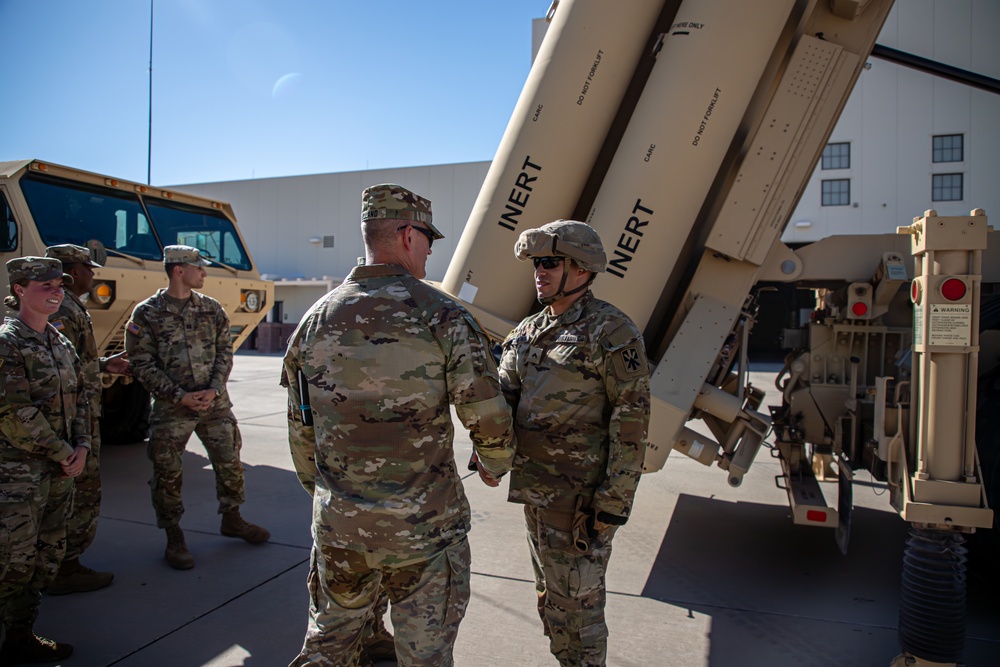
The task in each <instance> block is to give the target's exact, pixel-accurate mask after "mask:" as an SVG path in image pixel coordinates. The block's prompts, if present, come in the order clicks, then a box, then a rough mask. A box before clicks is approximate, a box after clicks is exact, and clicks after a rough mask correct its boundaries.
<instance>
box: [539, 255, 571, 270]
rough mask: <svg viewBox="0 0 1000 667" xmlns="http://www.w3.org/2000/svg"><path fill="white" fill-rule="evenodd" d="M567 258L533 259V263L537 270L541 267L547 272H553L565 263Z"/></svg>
mask: <svg viewBox="0 0 1000 667" xmlns="http://www.w3.org/2000/svg"><path fill="white" fill-rule="evenodd" d="M564 259H565V257H532V258H531V263H532V264H534V265H535V268H536V269H537V268H538V266H539V265H541V266H542V267H543V268H544V269H545V270H546V271H551V270H552V269H554V268H556V267H557V266H559V265H561V264H562V263H563V260H564Z"/></svg>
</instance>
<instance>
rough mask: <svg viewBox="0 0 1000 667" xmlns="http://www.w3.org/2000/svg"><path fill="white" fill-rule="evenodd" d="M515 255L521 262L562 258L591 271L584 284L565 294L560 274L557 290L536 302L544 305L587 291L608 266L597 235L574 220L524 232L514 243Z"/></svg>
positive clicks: (586, 225)
mask: <svg viewBox="0 0 1000 667" xmlns="http://www.w3.org/2000/svg"><path fill="white" fill-rule="evenodd" d="M514 255H515V256H516V257H517V258H518V259H519V260H521V261H522V262H523V261H525V260H526V259H531V258H532V257H564V258H566V259H571V260H573V261H574V262H576V264H577V266H579V267H580V268H581V269H583V270H584V271H590V272H591V273H590V279H589V280H587V282H585V283H584V284H583V285H580V286H579V287H577V288H576V289H573V290H570V291H568V292H566V291H564V289H565V287H566V272H565V271H563V275H562V281H560V283H559V290H558V291H557V292H556V293H555V294H554V295H552V296H551V297H548V298H545V299H539V302H540V303H541V304H542V305H543V306H547V305H549V304H551V303H554V302H555V301H558V300H559V299H561V298H563V297H564V296H570V295H571V294H576V293H577V292H582V291H583V290H585V289H587V288H589V287H590V284H591V283H592V282H594V278H596V277H597V274H598V273H603V272H604V269H605V267H606V266H607V265H608V258H607V255H605V254H604V244H603V243H601V237H600V235H598V233H597V231H596V230H595V229H594V228H593V227H591V226H590V225H588V224H587V223H585V222H578V221H576V220H556V221H555V222H550V223H548V224H546V225H542V226H541V227H539V228H538V229H526V230H525V231H523V232H521V235H520V236H519V237H518V238H517V242H516V243H514Z"/></svg>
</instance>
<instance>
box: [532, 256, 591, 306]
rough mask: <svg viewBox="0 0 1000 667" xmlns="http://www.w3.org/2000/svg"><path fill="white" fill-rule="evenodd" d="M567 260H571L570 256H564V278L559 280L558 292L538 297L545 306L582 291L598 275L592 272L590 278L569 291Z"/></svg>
mask: <svg viewBox="0 0 1000 667" xmlns="http://www.w3.org/2000/svg"><path fill="white" fill-rule="evenodd" d="M567 261H569V258H568V257H564V258H563V274H562V279H561V280H560V281H559V289H558V290H556V293H555V294H553V295H552V296H547V297H538V303H540V304H542V305H543V306H551V305H552V304H553V303H555V302H556V301H558V300H559V299H561V298H563V297H564V296H573V295H574V294H576V293H577V292H582V291H583V290H585V289H587V288H588V287H590V284H591V283H592V282H594V278H596V277H597V274H596V273H593V272H591V274H590V278H588V279H587V282H585V283H583V284H582V285H580V286H579V287H576V288H574V289H571V290H570V291H568V292H567V291H565V290H566V276H567V275H569V274H568V273H567V272H566V262H567Z"/></svg>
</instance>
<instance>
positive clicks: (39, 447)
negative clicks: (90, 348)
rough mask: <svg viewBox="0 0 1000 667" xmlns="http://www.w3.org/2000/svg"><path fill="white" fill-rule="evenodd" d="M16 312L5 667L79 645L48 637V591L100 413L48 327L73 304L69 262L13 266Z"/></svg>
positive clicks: (2, 441)
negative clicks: (39, 623) (44, 622)
mask: <svg viewBox="0 0 1000 667" xmlns="http://www.w3.org/2000/svg"><path fill="white" fill-rule="evenodd" d="M7 274H8V276H9V278H10V296H8V297H5V298H4V303H5V304H7V305H8V306H9V307H11V308H13V309H16V310H17V314H16V316H14V317H7V318H6V319H4V322H3V324H2V325H0V616H2V620H3V625H4V642H3V646H2V647H0V664H4V665H7V664H10V665H15V664H19V663H24V662H31V663H35V662H53V661H56V660H62V659H63V658H66V657H69V655H70V654H72V653H73V647H72V646H70V645H69V644H60V643H57V642H54V641H52V640H51V639H45V638H42V637H38V636H36V635H35V634H34V630H33V626H34V624H35V620H36V619H37V618H38V607H39V604H40V603H41V599H42V590H43V589H44V588H45V587H46V586H48V584H49V582H51V581H52V578H53V577H55V575H56V572H57V571H58V570H59V563H60V561H61V560H62V558H63V554H64V552H65V548H66V513H67V512H68V511H69V507H70V505H71V504H72V498H73V478H74V477H76V476H78V475H79V474H80V472H81V471H83V469H84V467H85V466H86V464H87V455H88V453H89V450H90V414H89V407H88V403H87V393H86V390H85V388H84V377H83V372H82V367H81V365H80V360H79V358H78V357H77V355H76V352H75V351H74V350H73V346H72V345H70V343H69V341H68V340H66V339H65V338H64V337H63V336H61V335H60V334H59V332H58V331H56V329H55V327H53V326H52V325H50V324H49V323H48V320H49V316H50V315H52V314H53V313H55V312H56V311H57V310H58V309H59V305H60V304H61V303H62V300H63V280H64V279H65V280H66V281H67V282H72V280H73V279H72V277H70V276H66V275H64V274H63V269H62V264H60V263H59V260H57V259H50V258H47V257H18V258H16V259H12V260H10V261H9V262H7Z"/></svg>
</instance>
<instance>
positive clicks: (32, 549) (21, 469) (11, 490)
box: [0, 450, 73, 628]
mask: <svg viewBox="0 0 1000 667" xmlns="http://www.w3.org/2000/svg"><path fill="white" fill-rule="evenodd" d="M61 475H62V468H60V467H59V464H58V463H53V462H52V461H49V460H48V459H42V458H38V457H30V458H29V457H27V456H24V457H21V456H18V455H16V454H14V455H10V452H9V450H7V451H4V452H0V617H2V620H3V624H4V626H5V627H8V628H21V627H28V628H30V627H31V626H32V625H34V623H35V619H36V618H37V617H38V606H39V604H40V602H41V600H42V590H43V589H45V588H46V587H47V586H48V585H49V584H50V583H51V582H52V580H53V579H54V578H55V576H56V572H58V571H59V564H60V563H62V559H63V554H64V553H65V551H66V514H67V512H68V510H69V507H70V505H71V504H72V502H73V480H72V479H70V478H66V477H61Z"/></svg>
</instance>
